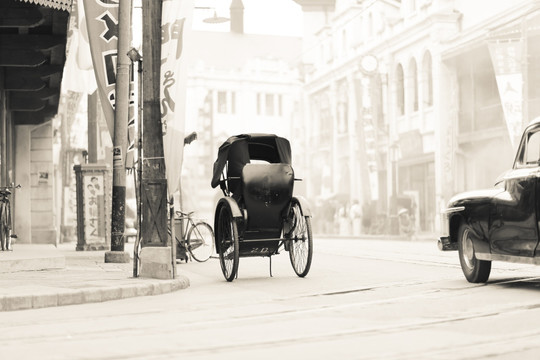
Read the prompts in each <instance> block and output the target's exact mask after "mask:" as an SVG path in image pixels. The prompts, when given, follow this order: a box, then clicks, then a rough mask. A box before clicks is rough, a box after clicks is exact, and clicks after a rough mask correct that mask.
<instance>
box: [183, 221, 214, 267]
mask: <svg viewBox="0 0 540 360" xmlns="http://www.w3.org/2000/svg"><path fill="white" fill-rule="evenodd" d="M187 248H188V250H189V253H190V254H191V256H193V258H194V259H195V260H196V261H198V262H205V261H206V260H208V259H210V256H212V254H213V253H214V232H213V231H212V228H211V227H210V225H208V224H207V223H205V222H199V223H197V224H195V226H193V227H192V228H191V229H189V233H188V235H187Z"/></svg>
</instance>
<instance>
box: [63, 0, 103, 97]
mask: <svg viewBox="0 0 540 360" xmlns="http://www.w3.org/2000/svg"><path fill="white" fill-rule="evenodd" d="M81 1H82V0H76V1H74V4H73V10H72V12H71V16H72V19H71V20H70V31H69V40H68V44H69V45H68V49H67V57H66V65H65V66H64V75H63V76H62V92H63V93H65V92H67V91H74V92H78V93H83V94H92V93H93V92H94V91H96V88H97V84H96V77H95V76H94V68H93V66H92V57H91V54H90V44H89V43H88V31H87V29H86V19H85V17H84V8H83V5H82V3H81Z"/></svg>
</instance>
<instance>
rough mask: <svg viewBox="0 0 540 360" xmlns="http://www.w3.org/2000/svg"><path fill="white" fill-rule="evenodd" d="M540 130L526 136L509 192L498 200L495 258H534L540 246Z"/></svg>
mask: <svg viewBox="0 0 540 360" xmlns="http://www.w3.org/2000/svg"><path fill="white" fill-rule="evenodd" d="M539 161H540V126H536V127H533V128H529V129H527V130H526V132H525V134H524V135H523V138H522V141H521V144H520V147H519V149H518V152H517V156H516V159H515V161H514V166H513V168H512V170H511V171H510V172H509V173H508V174H507V175H506V176H505V191H503V192H501V193H500V194H499V195H497V196H496V197H495V198H494V202H495V204H494V205H495V206H494V209H495V211H494V214H492V221H491V226H490V246H491V252H492V254H500V255H512V256H525V257H533V256H534V255H535V251H536V247H537V245H538V225H537V214H538V205H537V203H538V201H537V197H538V196H539V190H538V185H539V184H540V181H539V175H540V173H539V164H540V163H539Z"/></svg>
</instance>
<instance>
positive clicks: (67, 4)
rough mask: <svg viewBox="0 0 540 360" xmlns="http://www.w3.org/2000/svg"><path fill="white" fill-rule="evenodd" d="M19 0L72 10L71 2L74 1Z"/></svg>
mask: <svg viewBox="0 0 540 360" xmlns="http://www.w3.org/2000/svg"><path fill="white" fill-rule="evenodd" d="M19 1H25V2H30V3H34V4H37V5H42V6H47V7H51V8H53V9H59V10H66V11H70V10H71V4H72V2H73V0H19Z"/></svg>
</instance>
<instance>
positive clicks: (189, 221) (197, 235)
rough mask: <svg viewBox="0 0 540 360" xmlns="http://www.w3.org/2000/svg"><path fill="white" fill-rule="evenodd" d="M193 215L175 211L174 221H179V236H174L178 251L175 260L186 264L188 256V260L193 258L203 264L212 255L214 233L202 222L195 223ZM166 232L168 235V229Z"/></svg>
mask: <svg viewBox="0 0 540 360" xmlns="http://www.w3.org/2000/svg"><path fill="white" fill-rule="evenodd" d="M193 213H194V212H193V211H191V212H189V213H185V212H182V211H176V219H175V221H180V234H175V238H176V243H177V245H178V246H177V249H179V250H180V251H177V255H176V258H177V259H178V258H180V259H184V260H185V261H186V262H187V261H188V258H187V257H188V255H189V257H190V260H191V258H193V259H195V260H196V261H198V262H205V261H206V260H208V259H210V256H212V254H213V253H214V243H215V242H214V231H213V230H212V227H211V226H210V225H209V224H208V223H206V222H204V221H197V222H195V220H194V218H193ZM184 223H185V226H184ZM168 231H169V234H170V229H169V230H168ZM184 254H185V255H184Z"/></svg>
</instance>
